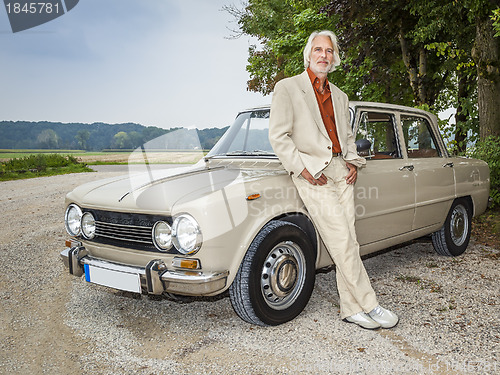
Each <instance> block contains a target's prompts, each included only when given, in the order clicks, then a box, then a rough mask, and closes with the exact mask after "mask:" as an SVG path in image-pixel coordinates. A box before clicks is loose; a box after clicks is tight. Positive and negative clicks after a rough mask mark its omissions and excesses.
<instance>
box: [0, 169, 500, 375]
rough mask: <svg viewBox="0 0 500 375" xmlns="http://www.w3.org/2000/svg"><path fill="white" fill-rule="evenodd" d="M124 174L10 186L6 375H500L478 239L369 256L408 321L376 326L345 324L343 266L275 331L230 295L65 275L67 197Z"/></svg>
mask: <svg viewBox="0 0 500 375" xmlns="http://www.w3.org/2000/svg"><path fill="white" fill-rule="evenodd" d="M109 170H112V172H109ZM122 173H123V171H122V169H120V168H116V167H114V168H109V169H107V168H105V167H104V168H103V166H100V167H99V172H97V173H82V174H73V175H64V176H53V177H41V178H36V179H30V180H22V181H7V182H1V183H0V210H1V212H2V215H1V216H0V266H1V268H2V272H1V273H0V374H28V373H29V374H45V373H47V374H117V373H119V374H170V373H176V374H234V373H251V374H296V373H303V374H366V373H369V374H497V373H500V363H499V348H500V309H499V305H500V287H499V284H498V280H499V276H500V275H499V273H500V272H499V268H498V259H499V255H498V254H499V253H500V251H499V250H498V249H492V248H489V247H485V246H482V245H478V244H474V242H473V241H472V242H471V244H470V245H469V249H468V250H467V251H466V253H465V254H464V255H462V256H460V257H458V258H448V257H442V256H439V255H437V254H436V253H435V252H434V250H433V248H432V244H431V243H430V241H429V240H428V239H424V240H419V241H416V242H414V243H411V244H407V245H406V246H402V247H398V248H393V249H390V250H388V251H384V252H381V253H379V254H377V255H375V256H370V257H368V258H366V259H364V264H365V266H366V269H367V271H368V274H369V275H370V278H371V280H372V284H373V287H374V289H375V291H376V292H377V295H378V297H379V301H380V303H381V305H382V306H384V307H386V308H389V309H391V310H393V311H394V312H395V313H396V314H398V315H399V316H400V323H399V324H398V325H397V326H396V327H395V328H393V329H390V330H378V331H368V330H363V329H361V328H359V327H357V326H355V325H353V324H346V323H344V322H342V321H341V320H340V318H339V305H338V300H339V297H338V294H337V291H336V286H335V283H336V282H335V272H330V273H326V274H323V273H320V274H318V275H317V277H316V285H315V288H314V291H313V295H312V297H311V300H310V302H309V304H308V305H307V307H306V308H305V310H304V311H303V312H302V314H300V315H299V316H298V317H297V318H296V319H295V320H293V321H291V322H289V323H286V324H284V325H281V326H278V327H259V326H253V325H250V324H247V323H245V322H243V321H242V320H240V319H239V318H238V317H237V316H236V314H235V313H234V311H233V310H232V307H231V304H230V301H229V298H228V296H227V294H224V295H223V296H220V297H217V298H210V299H203V298H201V299H195V300H194V301H192V302H189V303H179V302H174V301H170V300H167V299H157V298H148V297H147V296H139V295H135V294H133V293H127V292H121V291H116V290H112V289H108V288H104V287H100V286H96V285H92V284H88V283H86V282H85V281H84V280H83V278H75V277H74V276H71V275H69V274H67V272H66V270H65V268H64V266H63V264H62V262H61V260H60V257H59V252H60V251H61V250H62V249H63V248H64V240H65V239H66V238H67V235H66V233H65V231H64V223H63V216H64V209H65V207H64V195H65V194H66V193H67V192H69V191H70V190H72V189H73V188H74V187H76V186H78V185H80V184H82V183H84V182H87V181H93V180H96V179H100V178H106V177H112V176H116V175H120V174H122Z"/></svg>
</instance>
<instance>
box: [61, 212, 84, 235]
mask: <svg viewBox="0 0 500 375" xmlns="http://www.w3.org/2000/svg"><path fill="white" fill-rule="evenodd" d="M81 219H82V210H81V209H80V207H78V206H77V205H76V204H70V205H69V206H68V208H66V213H65V214H64V223H65V226H66V231H67V232H68V233H69V234H70V235H71V236H78V235H79V234H80V230H81V223H80V220H81Z"/></svg>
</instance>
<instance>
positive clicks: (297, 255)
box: [260, 241, 306, 310]
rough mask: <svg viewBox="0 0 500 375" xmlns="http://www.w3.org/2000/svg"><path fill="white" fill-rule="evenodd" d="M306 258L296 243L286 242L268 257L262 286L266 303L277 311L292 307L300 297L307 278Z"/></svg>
mask: <svg viewBox="0 0 500 375" xmlns="http://www.w3.org/2000/svg"><path fill="white" fill-rule="evenodd" d="M305 264H306V263H305V257H304V254H303V253H302V249H301V248H300V247H299V246H298V245H297V244H296V243H294V242H291V241H284V242H280V243H279V244H278V245H276V246H275V247H274V248H273V249H272V250H271V251H270V252H269V254H268V255H267V258H266V260H265V261H264V265H263V267H262V273H261V279H260V286H261V291H262V295H263V296H264V300H265V301H266V303H267V304H268V305H269V306H270V307H272V308H274V309H277V310H283V309H286V308H288V307H289V306H290V305H292V304H293V303H294V302H295V300H296V299H297V297H298V296H299V295H300V292H301V290H302V287H303V286H304V281H305V277H306V268H305Z"/></svg>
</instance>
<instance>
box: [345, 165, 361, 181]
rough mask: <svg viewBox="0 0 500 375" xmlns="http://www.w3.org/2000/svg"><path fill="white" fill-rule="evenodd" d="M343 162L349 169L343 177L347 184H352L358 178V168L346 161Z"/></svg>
mask: <svg viewBox="0 0 500 375" xmlns="http://www.w3.org/2000/svg"><path fill="white" fill-rule="evenodd" d="M345 164H346V166H347V169H349V173H348V174H347V176H346V177H345V180H346V182H347V183H348V184H349V185H352V184H354V183H355V182H356V180H357V178H358V168H357V167H356V166H355V165H352V164H351V163H348V162H346V163H345Z"/></svg>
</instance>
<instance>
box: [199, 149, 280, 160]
mask: <svg viewBox="0 0 500 375" xmlns="http://www.w3.org/2000/svg"><path fill="white" fill-rule="evenodd" d="M216 156H276V154H275V153H274V152H272V151H264V150H254V151H244V150H238V151H231V152H226V153H225V154H214V155H210V156H205V161H206V162H208V161H209V160H210V159H212V158H214V157H216Z"/></svg>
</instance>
